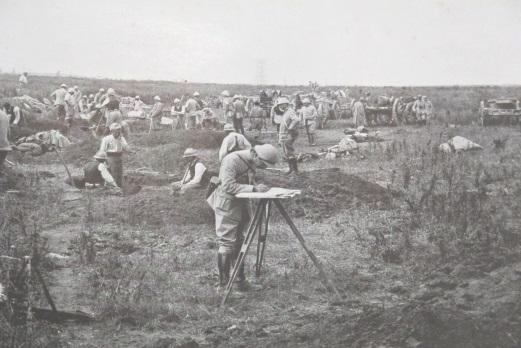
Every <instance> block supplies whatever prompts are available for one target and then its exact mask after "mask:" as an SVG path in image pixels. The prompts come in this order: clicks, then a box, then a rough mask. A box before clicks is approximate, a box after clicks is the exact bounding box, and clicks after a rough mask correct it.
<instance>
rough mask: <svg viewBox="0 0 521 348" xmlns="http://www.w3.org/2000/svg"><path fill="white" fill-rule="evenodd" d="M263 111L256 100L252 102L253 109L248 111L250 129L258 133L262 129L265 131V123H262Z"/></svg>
mask: <svg viewBox="0 0 521 348" xmlns="http://www.w3.org/2000/svg"><path fill="white" fill-rule="evenodd" d="M264 115H265V113H264V110H263V109H262V108H261V106H260V101H258V100H256V101H254V102H253V107H252V108H251V110H250V129H256V130H258V131H259V132H260V131H261V130H262V129H263V128H264V129H266V123H265V122H264V121H265V120H264Z"/></svg>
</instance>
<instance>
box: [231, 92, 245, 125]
mask: <svg viewBox="0 0 521 348" xmlns="http://www.w3.org/2000/svg"><path fill="white" fill-rule="evenodd" d="M233 109H234V110H235V112H234V114H233V127H234V128H235V131H236V132H237V133H239V132H240V133H242V134H244V125H243V120H244V116H245V115H246V108H245V106H244V103H243V101H242V99H241V96H240V95H237V94H236V95H235V96H234V97H233Z"/></svg>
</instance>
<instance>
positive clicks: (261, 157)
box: [207, 144, 278, 290]
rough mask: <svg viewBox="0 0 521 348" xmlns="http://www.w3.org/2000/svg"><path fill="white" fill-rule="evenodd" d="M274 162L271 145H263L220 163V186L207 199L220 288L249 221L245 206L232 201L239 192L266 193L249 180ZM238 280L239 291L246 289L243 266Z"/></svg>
mask: <svg viewBox="0 0 521 348" xmlns="http://www.w3.org/2000/svg"><path fill="white" fill-rule="evenodd" d="M277 162H278V154H277V149H276V148H275V147H274V146H273V145H269V144H265V145H257V146H255V147H253V148H252V149H249V150H241V151H236V152H233V153H231V154H229V155H228V156H226V157H225V158H224V159H223V161H222V163H221V168H220V171H219V181H220V183H219V184H218V186H217V188H216V189H215V190H214V191H213V193H212V194H211V195H210V196H209V197H208V199H207V202H208V204H209V205H210V206H211V207H212V209H213V210H214V213H215V232H216V234H217V244H218V246H219V249H218V252H217V267H218V269H219V288H220V289H222V288H223V287H225V286H226V284H227V283H228V280H229V277H230V268H231V267H232V264H233V263H234V262H235V260H236V258H237V256H238V254H239V252H240V248H241V245H242V242H243V231H244V229H245V228H246V227H247V224H248V221H249V213H248V204H247V203H246V202H245V201H241V200H240V199H238V198H235V195H236V194H237V193H241V192H266V191H268V190H269V187H268V186H266V185H263V184H259V185H252V184H251V180H250V178H253V177H254V174H255V170H256V169H257V168H266V167H268V166H269V165H274V164H276V163H277ZM238 279H239V284H238V288H239V290H247V287H248V284H247V283H246V277H245V274H244V264H243V265H242V267H241V269H240V270H239V273H238Z"/></svg>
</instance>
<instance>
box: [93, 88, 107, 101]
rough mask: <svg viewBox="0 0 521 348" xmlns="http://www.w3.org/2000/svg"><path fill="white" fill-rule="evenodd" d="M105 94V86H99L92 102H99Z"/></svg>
mask: <svg viewBox="0 0 521 348" xmlns="http://www.w3.org/2000/svg"><path fill="white" fill-rule="evenodd" d="M104 95H105V88H100V89H99V91H98V92H97V93H96V95H95V96H94V104H100V103H101V99H102V98H103V96H104Z"/></svg>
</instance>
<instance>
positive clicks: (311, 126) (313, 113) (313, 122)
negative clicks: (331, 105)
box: [300, 105, 318, 134]
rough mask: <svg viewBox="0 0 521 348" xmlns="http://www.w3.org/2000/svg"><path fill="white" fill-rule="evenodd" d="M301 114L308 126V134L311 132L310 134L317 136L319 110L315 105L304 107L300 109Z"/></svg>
mask: <svg viewBox="0 0 521 348" xmlns="http://www.w3.org/2000/svg"><path fill="white" fill-rule="evenodd" d="M300 114H301V115H302V120H303V121H304V124H305V125H306V129H307V132H309V134H315V130H316V129H317V119H318V112H317V109H316V108H315V107H314V106H313V105H308V106H303V107H302V108H301V109H300Z"/></svg>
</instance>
